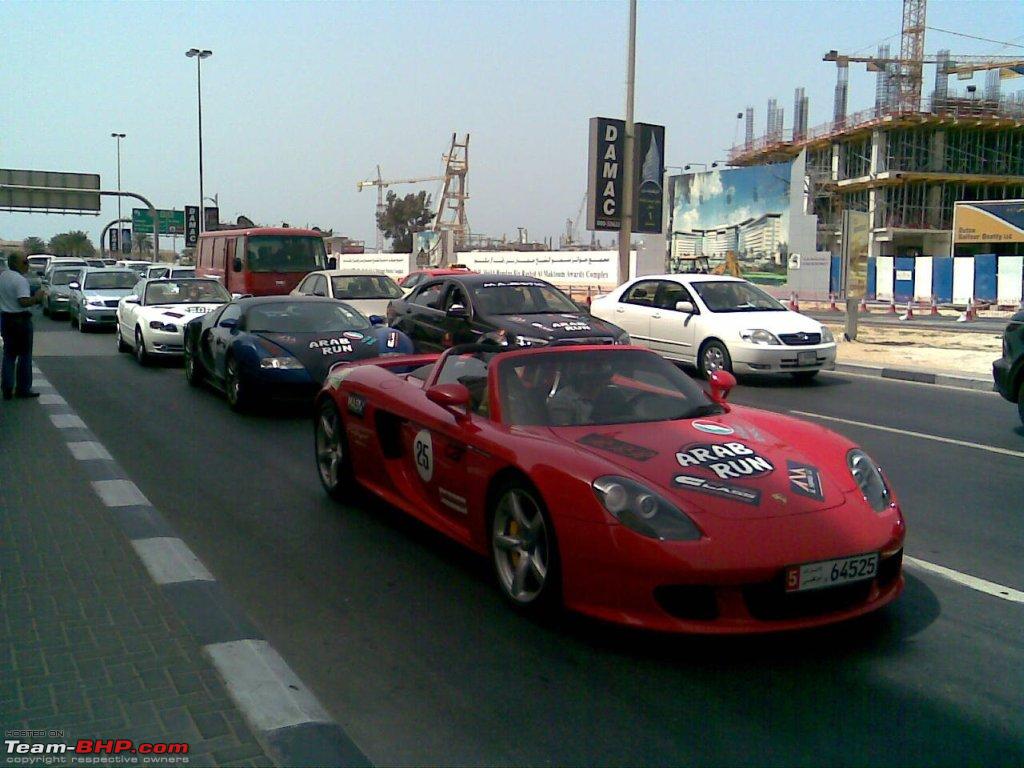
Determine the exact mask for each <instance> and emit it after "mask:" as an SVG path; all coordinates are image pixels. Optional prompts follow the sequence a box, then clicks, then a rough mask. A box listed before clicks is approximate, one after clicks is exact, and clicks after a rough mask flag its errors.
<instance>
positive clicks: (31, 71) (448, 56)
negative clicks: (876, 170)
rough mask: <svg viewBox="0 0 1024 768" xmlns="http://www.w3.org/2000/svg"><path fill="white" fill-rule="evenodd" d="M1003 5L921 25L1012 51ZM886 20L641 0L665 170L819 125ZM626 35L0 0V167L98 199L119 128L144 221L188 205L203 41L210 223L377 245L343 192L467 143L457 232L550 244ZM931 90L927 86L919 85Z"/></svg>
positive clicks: (425, 19) (391, 11) (1016, 34)
mask: <svg viewBox="0 0 1024 768" xmlns="http://www.w3.org/2000/svg"><path fill="white" fill-rule="evenodd" d="M1020 7H1021V6H1020V3H1019V2H1016V1H1014V2H995V1H993V2H985V1H984V0H972V1H970V2H966V1H965V2H942V1H940V0H931V2H929V5H928V24H929V26H934V27H941V28H944V29H952V30H959V31H962V32H965V33H968V34H971V35H975V36H978V37H986V38H992V39H995V40H999V41H1012V42H1016V43H1017V44H1019V45H1024V14H1021V13H1020ZM900 20H901V3H900V2H899V0H878V1H877V2H828V1H826V0H820V1H819V2H775V1H771V0H764V1H762V2H719V1H715V2H710V1H708V2H655V1H654V0H640V3H639V14H638V33H637V93H636V117H637V119H638V120H644V121H646V122H651V123H660V124H663V125H665V126H666V157H667V163H668V164H670V165H682V164H684V163H688V162H707V163H710V162H711V161H713V160H718V159H721V158H723V157H724V150H725V149H726V148H727V147H729V146H730V145H732V144H733V143H734V140H736V139H737V138H739V139H742V130H741V126H740V125H739V124H738V123H739V121H737V120H736V113H737V112H739V111H742V109H743V108H744V107H745V106H747V105H750V104H752V105H754V106H755V108H756V118H755V119H756V123H755V125H756V132H757V133H758V134H760V133H763V130H764V120H765V111H766V110H765V104H766V101H767V99H768V98H769V97H771V96H775V97H777V98H778V99H779V102H780V104H781V105H782V106H783V107H784V108H785V110H786V127H787V128H788V127H789V126H790V121H791V118H792V112H793V89H794V88H795V87H796V86H801V85H802V86H805V87H806V89H807V94H808V96H809V97H810V123H811V125H814V124H817V123H821V122H824V121H826V120H828V119H830V118H831V112H832V92H833V87H834V85H835V67H834V65H832V64H827V63H824V62H822V61H821V56H822V54H823V53H825V51H827V50H828V49H830V48H836V49H838V50H840V51H842V52H847V53H853V52H861V53H862V54H868V53H873V52H874V50H875V47H876V46H877V44H878V43H879V42H883V41H887V42H889V43H890V44H891V45H892V46H893V49H894V51H898V50H899V31H900ZM627 21H628V4H627V3H626V2H625V0H616V1H615V2H586V1H583V2H513V1H511V0H502V1H500V2H499V1H495V2H450V1H448V2H436V3H435V2H363V3H350V2H189V3H175V2H105V3H101V2H22V1H19V0H6V2H0V55H2V57H3V64H2V65H0V167H3V168H27V169H39V170H60V171H76V172H86V173H99V174H101V176H102V182H103V186H104V187H105V188H111V189H112V188H116V153H115V141H114V139H112V138H110V133H111V132H112V131H118V132H123V133H126V134H127V135H128V137H127V138H126V139H125V140H124V141H123V143H122V166H121V167H122V187H123V188H124V189H130V190H134V191H138V192H141V193H142V194H143V195H146V196H147V197H149V198H150V199H151V200H152V201H153V202H154V204H156V205H157V206H158V207H162V208H172V207H178V208H180V207H181V206H183V205H186V204H195V201H196V199H197V198H198V196H199V192H198V186H199V185H198V151H197V128H196V67H195V60H194V59H186V58H185V51H186V50H187V49H189V48H191V47H199V48H209V49H212V50H213V52H214V55H213V57H212V58H210V59H207V60H205V61H204V62H203V65H202V66H203V131H204V135H203V145H204V153H203V157H204V164H205V173H204V178H205V190H206V194H208V195H212V194H214V193H217V194H219V196H220V200H221V213H222V219H223V220H234V217H235V216H237V215H238V214H240V213H244V214H246V215H247V216H249V217H250V218H252V219H254V220H256V221H260V222H264V223H279V222H281V221H287V222H289V223H291V224H292V225H304V224H311V225H318V226H320V227H322V228H331V227H333V228H334V231H335V233H336V234H348V235H350V236H352V237H357V238H363V239H366V240H367V242H368V244H369V245H372V244H373V239H374V222H373V212H374V203H375V199H376V197H375V193H374V190H372V189H369V190H365V191H363V192H362V193H357V192H356V181H357V180H359V179H362V178H368V177H370V176H371V175H373V173H374V167H375V165H376V164H377V163H380V164H381V166H382V168H383V172H384V175H385V178H407V177H411V176H430V175H436V174H437V173H439V172H440V170H441V153H442V152H443V151H444V150H445V149H446V148H447V145H448V142H449V140H450V138H451V134H452V132H454V131H457V132H459V133H460V134H462V133H466V132H468V133H470V134H471V137H472V138H471V141H470V172H469V177H468V186H469V192H470V195H471V198H470V200H469V203H468V213H469V219H470V224H471V226H472V229H473V231H474V232H480V233H486V234H490V235H494V236H500V235H501V234H502V233H508V234H509V235H514V234H515V232H516V227H517V226H524V227H527V228H528V229H529V233H530V236H531V238H532V239H540V238H542V237H546V236H549V235H551V236H556V237H557V235H558V234H560V233H561V232H562V231H563V230H564V227H565V220H566V218H568V217H575V216H576V213H577V211H578V210H579V205H580V200H581V198H582V195H583V192H584V190H585V188H586V169H587V158H586V151H587V130H588V122H587V121H588V119H589V118H590V117H591V116H594V115H605V116H613V117H620V116H622V115H623V114H624V101H625V86H624V81H625V58H626V56H625V50H626V29H627ZM939 48H950V49H952V50H953V51H954V53H986V54H987V53H1000V54H1010V53H1013V54H1016V53H1020V54H1021V55H1022V56H1024V48H1021V47H1017V48H1005V47H1001V46H1000V45H998V44H993V43H986V42H980V41H975V40H967V39H964V38H958V37H953V36H951V35H949V34H945V33H941V32H934V31H929V32H928V36H927V43H926V49H927V51H928V52H929V53H932V52H934V51H935V50H937V49H939ZM850 80H851V94H850V109H851V111H853V110H856V109H859V108H862V107H866V106H869V105H870V104H872V103H873V98H874V82H875V81H874V76H873V75H870V74H868V73H866V72H865V71H864V69H863V66H860V67H851V75H850ZM925 80H926V85H925V88H926V91H928V90H930V88H931V80H932V74H931V69H930V68H928V69H927V70H926V74H925ZM975 82H976V83H978V85H979V86H981V85H982V84H983V82H984V81H983V77H982V76H979V77H977V78H976V80H975ZM951 83H952V84H954V85H959V86H961V87H962V86H963V85H965V83H959V84H958V83H956V81H955V80H951ZM1018 83H1021V84H1022V85H1024V80H1016V81H1013V80H1011V81H1004V88H1006V86H1011V85H1012V86H1015V88H1016V89H1020V88H1021V85H1017V84H1018ZM421 186H422V187H423V188H425V189H427V190H428V191H429V192H431V193H432V194H433V193H434V192H435V191H436V183H434V182H430V183H427V184H424V185H421ZM418 188H419V187H417V186H405V187H398V188H397V190H398V191H399V192H401V193H406V192H413V191H415V190H416V189H418ZM127 207H129V208H130V207H131V205H130V204H128V206H127ZM116 209H117V204H116V201H115V200H114V199H113V198H105V201H104V203H103V214H102V215H101V216H99V217H71V216H57V215H42V214H32V215H30V214H10V213H4V212H0V239H11V240H20V239H21V238H23V237H26V236H28V235H38V236H41V237H44V238H49V237H50V236H51V235H53V234H55V233H57V232H61V231H65V230H67V229H71V228H81V229H85V230H86V231H87V232H89V233H90V235H91V236H92V237H93V239H94V240H95V239H96V238H97V237H98V235H99V232H100V230H101V229H102V227H103V226H104V224H106V223H107V222H108V221H110V220H111V219H113V218H114V217H115V215H116ZM179 247H180V241H179Z"/></svg>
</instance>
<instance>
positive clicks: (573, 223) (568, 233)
mask: <svg viewBox="0 0 1024 768" xmlns="http://www.w3.org/2000/svg"><path fill="white" fill-rule="evenodd" d="M586 205H587V193H586V192H584V193H583V199H582V200H580V209H579V210H578V211H576V218H574V219H566V220H565V242H564V243H563V245H576V244H577V243H579V242H580V239H579V232H580V221H582V220H583V209H584V208H585V207H586Z"/></svg>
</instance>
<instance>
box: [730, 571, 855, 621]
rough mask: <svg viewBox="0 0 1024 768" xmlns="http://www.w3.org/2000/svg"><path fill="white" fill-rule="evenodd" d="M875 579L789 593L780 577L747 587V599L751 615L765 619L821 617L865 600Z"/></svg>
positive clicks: (744, 590)
mask: <svg viewBox="0 0 1024 768" xmlns="http://www.w3.org/2000/svg"><path fill="white" fill-rule="evenodd" d="M871 581H872V580H870V579H869V580H866V581H858V582H854V583H853V584H843V585H842V586H839V587H826V588H825V589H816V590H813V591H811V592H793V593H789V594H787V593H786V590H785V587H784V586H783V584H782V578H781V576H780V577H779V578H777V579H773V580H772V581H770V582H767V583H764V584H753V585H750V586H747V587H744V588H743V599H744V601H745V602H746V604H747V610H748V611H750V615H751V616H753V617H754V618H755V619H760V620H761V621H779V620H783V619H798V618H803V617H805V616H820V615H822V614H825V613H835V612H836V611H843V610H846V609H848V608H853V607H854V606H856V605H859V604H861V603H863V602H864V601H865V600H867V599H868V595H870V594H871Z"/></svg>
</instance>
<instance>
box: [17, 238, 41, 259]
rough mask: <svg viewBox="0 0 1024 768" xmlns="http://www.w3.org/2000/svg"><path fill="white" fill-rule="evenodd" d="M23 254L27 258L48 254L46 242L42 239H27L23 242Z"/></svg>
mask: <svg viewBox="0 0 1024 768" xmlns="http://www.w3.org/2000/svg"><path fill="white" fill-rule="evenodd" d="M21 252H22V253H24V254H25V255H26V256H30V255H31V254H33V253H47V250H46V241H45V240H43V239H42V238H41V237H26V238H25V239H24V240H22V241H21Z"/></svg>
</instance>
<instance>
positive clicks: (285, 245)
mask: <svg viewBox="0 0 1024 768" xmlns="http://www.w3.org/2000/svg"><path fill="white" fill-rule="evenodd" d="M246 255H247V257H248V262H249V269H250V270H251V271H252V272H312V271H313V270H314V269H323V268H324V262H325V261H326V256H325V251H324V241H323V240H322V239H321V238H319V237H287V236H284V235H282V236H274V237H270V236H259V237H250V238H249V246H248V249H247V250H246Z"/></svg>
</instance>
